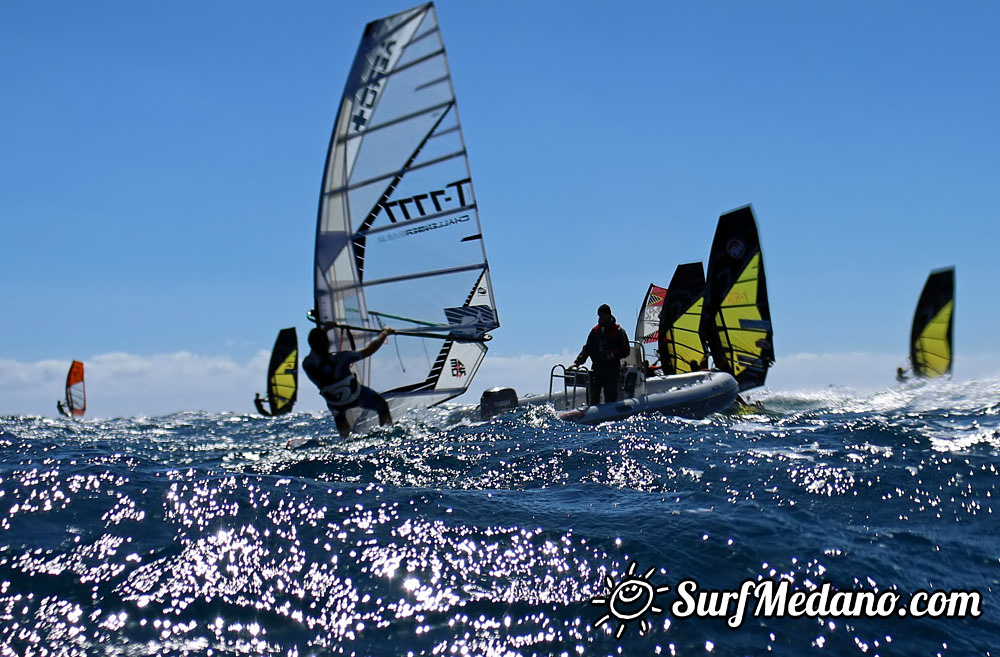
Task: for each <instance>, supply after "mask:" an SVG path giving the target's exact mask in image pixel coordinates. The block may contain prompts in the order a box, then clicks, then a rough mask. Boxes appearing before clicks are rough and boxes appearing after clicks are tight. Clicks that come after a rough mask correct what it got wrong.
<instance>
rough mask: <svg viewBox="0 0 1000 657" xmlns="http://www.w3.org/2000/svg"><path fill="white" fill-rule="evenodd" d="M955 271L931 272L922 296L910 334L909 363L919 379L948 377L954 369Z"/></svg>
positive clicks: (946, 269)
mask: <svg viewBox="0 0 1000 657" xmlns="http://www.w3.org/2000/svg"><path fill="white" fill-rule="evenodd" d="M954 312H955V268H954V267H947V268H945V269H938V270H935V271H933V272H931V273H930V275H929V276H928V277H927V282H926V283H924V289H923V290H922V291H921V293H920V299H919V301H918V302H917V307H916V310H915V311H914V314H913V325H912V328H911V331H910V362H911V364H912V366H913V373H914V374H915V375H916V376H919V377H925V378H929V377H936V376H941V375H943V374H949V373H950V372H951V366H952V354H953V347H952V324H953V322H952V320H953V316H954Z"/></svg>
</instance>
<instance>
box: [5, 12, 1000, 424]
mask: <svg viewBox="0 0 1000 657" xmlns="http://www.w3.org/2000/svg"><path fill="white" fill-rule="evenodd" d="M409 6H411V3H409V2H405V3H402V4H400V3H396V2H384V1H381V0H378V1H366V2H363V3H348V2H333V1H327V2H305V1H303V2H296V3H273V2H262V1H261V2H257V1H245V0H241V1H240V2H236V1H232V2H211V3H202V2H189V1H181V2H173V3H121V2H105V1H96V2H87V3H73V2H48V1H44V0H42V1H39V2H32V3H11V2H6V3H2V4H0V89H2V90H3V91H2V93H0V236H2V243H3V245H4V247H5V248H4V256H3V258H0V281H2V285H3V297H4V301H5V303H4V309H3V322H0V413H4V414H7V413H38V414H47V415H48V414H51V413H52V408H53V406H54V402H55V399H57V398H58V397H59V396H60V394H61V385H60V382H61V379H62V377H63V376H64V373H65V369H66V367H68V363H69V361H70V360H71V359H73V358H77V359H81V360H85V361H87V362H88V381H89V391H90V395H91V408H92V409H93V410H94V412H95V413H98V414H101V415H105V416H107V415H130V414H153V413H163V412H170V411H173V410H182V409H186V408H204V409H206V410H235V411H247V412H249V411H250V410H252V406H251V404H250V399H251V398H252V396H253V393H254V392H255V391H257V390H260V389H262V386H263V380H262V379H263V369H264V363H265V362H266V352H267V351H268V350H269V349H270V346H271V343H272V341H273V340H274V336H275V334H276V333H277V331H278V330H279V329H280V328H282V327H284V326H293V325H294V326H298V327H299V332H300V336H301V337H304V335H305V332H306V330H307V329H308V327H309V324H308V322H307V321H306V319H305V312H306V310H307V309H308V308H309V307H310V306H311V304H312V278H311V275H312V257H313V256H312V242H313V237H314V232H315V220H316V206H317V197H318V192H319V185H320V176H321V174H322V169H323V163H324V157H325V153H326V148H327V142H328V139H329V135H330V130H331V127H332V124H333V120H334V117H335V114H336V107H337V103H338V101H339V97H340V94H341V92H342V90H343V85H344V81H345V78H346V75H347V73H348V69H349V66H350V63H351V60H352V59H353V56H354V52H355V49H356V47H357V45H358V42H359V39H360V36H361V31H362V29H363V27H364V25H365V23H366V22H368V21H369V20H372V19H374V18H378V17H381V16H384V15H388V14H391V13H394V12H396V11H400V10H402V9H405V8H407V7H409ZM436 6H437V11H438V17H439V20H440V22H441V26H442V33H443V36H444V39H445V43H446V47H447V49H448V54H449V58H450V64H451V69H452V77H453V81H454V86H455V90H456V93H457V96H458V102H459V110H460V112H461V116H462V122H463V128H464V131H465V139H466V143H467V145H468V149H469V157H470V162H471V166H472V173H473V179H474V181H475V185H476V195H477V198H478V201H479V206H480V213H481V218H482V222H483V230H484V234H485V236H486V248H487V254H488V257H489V260H490V265H491V271H492V276H493V282H494V287H495V293H496V298H497V303H498V307H499V313H500V319H501V323H502V326H501V328H500V329H499V330H497V331H496V332H495V337H494V340H493V342H492V343H491V348H490V353H489V355H488V356H487V361H486V363H485V364H484V366H483V370H482V371H481V373H480V376H479V377H478V378H477V382H476V384H479V385H478V386H476V385H475V384H474V388H473V390H481V388H482V387H483V386H485V385H487V384H489V385H498V384H504V383H515V384H516V385H518V386H519V390H527V389H531V388H533V389H534V390H535V391H542V390H544V389H545V388H546V386H547V378H546V375H547V372H548V368H549V367H550V366H551V364H552V363H554V362H555V360H553V359H558V357H560V356H564V355H565V354H567V353H571V354H575V352H576V351H577V350H578V349H579V347H580V345H581V344H582V341H583V339H584V337H585V334H586V331H587V330H588V328H589V327H590V326H591V325H592V324H593V322H594V320H595V310H596V307H597V306H598V305H599V304H600V303H609V304H610V305H611V306H612V308H613V309H614V311H615V314H616V315H617V317H618V318H619V320H620V321H621V323H622V324H623V325H624V326H626V328H628V329H629V331H631V329H632V327H633V326H634V322H635V315H636V312H637V311H638V307H639V304H640V302H641V298H642V295H643V293H644V291H645V289H646V286H647V285H648V283H650V282H658V283H660V284H663V285H665V284H666V283H667V282H668V281H669V278H670V275H671V274H672V272H673V269H674V267H675V266H676V264H678V263H681V262H689V261H693V260H699V259H701V260H703V261H704V260H705V259H706V258H707V251H708V247H709V245H710V242H711V239H712V235H713V232H714V228H715V222H716V220H717V218H718V216H719V215H720V214H721V213H723V212H726V211H728V210H731V209H733V208H736V207H739V206H741V205H745V204H747V203H751V204H753V207H754V211H755V213H756V216H757V220H758V226H759V229H760V234H761V240H762V243H763V248H764V258H765V267H766V271H767V276H768V284H769V290H770V298H771V309H772V316H773V321H774V326H775V329H774V330H775V350H776V354H777V359H778V362H777V364H776V366H775V368H774V369H773V370H772V376H771V379H770V384H771V386H772V387H773V388H778V389H787V388H798V387H801V386H809V385H812V386H825V385H827V384H830V383H834V384H842V385H854V386H858V387H865V388H878V387H886V386H889V385H891V384H892V372H893V370H894V368H895V366H896V365H897V364H903V363H904V361H905V358H906V341H907V339H908V334H909V323H910V320H911V318H912V314H913V306H914V305H915V303H916V300H917V297H918V296H919V294H920V289H921V287H922V286H923V283H924V280H925V279H926V277H927V274H928V273H929V272H930V271H931V270H932V269H935V268H939V267H943V266H949V265H954V266H955V267H956V278H957V290H958V291H957V304H956V307H957V311H956V328H955V342H956V350H957V353H958V360H957V364H956V372H955V374H956V377H958V378H961V377H977V376H991V375H994V374H997V373H998V372H1000V349H998V348H997V347H995V346H994V344H995V340H996V337H995V336H996V328H995V327H996V326H997V324H998V317H997V315H998V314H1000V310H998V309H997V303H996V289H997V282H998V281H997V279H998V274H997V273H996V266H995V262H996V260H997V257H996V247H997V242H998V239H997V238H998V237H1000V228H998V227H997V219H998V216H997V215H998V212H997V208H998V207H1000V184H998V180H1000V158H998V156H997V154H998V152H1000V121H998V120H997V115H998V104H1000V103H998V94H1000V85H997V82H996V75H997V71H998V70H1000V51H998V50H997V49H996V47H995V27H996V25H998V24H1000V5H997V4H996V3H991V2H964V3H959V4H946V3H941V2H934V3H931V2H912V1H905V2H904V1H899V2H878V3H871V2H862V1H860V0H858V1H845V2H837V3H804V2H794V1H788V2H778V1H763V2H754V3H734V2H716V1H711V0H709V1H699V2H634V3H610V2H572V3H571V2H544V3H539V2H534V1H527V0H525V1H519V0H518V1H512V2H503V3H499V2H493V3H487V2H466V1H459V0H441V1H440V2H438V3H436ZM546 359H548V360H546ZM526 386H527V387H526ZM312 392H313V391H312V390H311V389H308V388H307V389H305V390H304V391H303V395H302V397H303V402H302V404H301V407H302V408H304V409H307V410H308V409H320V408H321V406H320V404H319V403H318V398H314V397H315V396H314V395H313V394H312ZM466 397H470V395H467V396H466ZM475 397H478V393H476V395H475ZM466 401H469V402H472V401H475V399H467V400H466Z"/></svg>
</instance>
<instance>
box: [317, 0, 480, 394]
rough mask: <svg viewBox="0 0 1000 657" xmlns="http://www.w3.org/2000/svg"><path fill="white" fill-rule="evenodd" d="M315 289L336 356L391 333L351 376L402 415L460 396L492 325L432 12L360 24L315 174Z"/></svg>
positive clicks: (461, 146) (419, 10)
mask: <svg viewBox="0 0 1000 657" xmlns="http://www.w3.org/2000/svg"><path fill="white" fill-rule="evenodd" d="M314 291H315V306H314V317H315V319H316V321H317V323H318V324H319V325H322V326H325V327H327V329H328V331H329V333H330V342H331V345H332V347H331V349H332V351H334V352H337V351H343V350H358V349H361V348H363V347H364V346H365V345H366V344H368V343H369V342H370V341H371V340H372V339H373V338H374V335H375V334H376V333H377V332H378V331H379V330H380V329H381V328H382V327H384V326H392V327H393V328H394V329H395V330H396V335H395V336H393V338H391V340H392V342H393V345H391V347H390V348H384V349H381V350H379V352H378V353H376V354H375V355H373V356H372V357H371V358H370V359H367V360H366V361H362V362H359V363H356V364H355V366H354V367H355V368H356V374H357V375H358V378H359V380H360V381H361V382H362V383H363V384H365V385H369V386H371V387H373V388H375V389H377V390H380V391H383V392H384V394H385V395H386V397H387V399H388V398H389V397H390V396H396V397H400V396H407V397H409V398H411V399H410V400H409V402H408V405H409V406H414V405H415V406H426V405H431V404H434V403H439V402H440V401H444V400H445V399H448V398H450V397H453V396H455V395H457V394H460V393H461V392H463V391H464V390H465V389H466V387H468V384H469V382H470V381H471V379H472V376H473V374H474V373H475V371H476V369H477V368H478V366H479V363H480V362H481V361H482V357H483V354H485V351H486V347H485V345H484V344H483V342H484V341H485V340H487V339H489V335H488V333H489V331H491V330H493V329H495V328H497V327H498V326H499V322H498V320H497V314H496V304H495V302H494V298H493V292H492V285H491V283H490V280H489V266H488V264H487V260H486V250H485V247H484V245H483V239H482V231H481V228H480V223H479V209H478V204H477V202H476V197H475V192H474V189H473V186H472V177H471V175H470V172H469V164H468V157H467V154H466V149H465V142H464V138H463V136H462V131H461V124H460V122H459V117H458V109H457V106H456V102H455V95H454V90H453V88H452V83H451V75H450V72H449V69H448V63H447V57H446V55H445V50H444V43H443V41H442V39H441V34H440V29H439V27H438V22H437V15H436V13H435V10H434V6H433V5H432V4H426V5H423V6H420V7H416V8H414V9H410V10H407V11H404V12H401V13H398V14H395V15H392V16H389V17H387V18H383V19H380V20H376V21H373V22H371V23H369V24H368V26H367V27H366V28H365V31H364V35H363V36H362V39H361V44H360V45H359V47H358V51H357V54H356V56H355V60H354V64H353V65H352V67H351V72H350V74H349V76H348V80H347V84H346V85H345V89H344V94H343V97H342V99H341V103H340V108H339V110H338V115H337V119H336V121H335V123H334V129H333V135H332V136H331V139H330V146H329V150H328V154H327V162H326V167H325V170H324V174H323V185H322V190H321V194H320V204H319V211H318V220H317V232H316V253H315V284H314ZM435 354H436V355H435ZM429 382H430V384H429ZM417 397H419V400H417V399H416V398H417ZM389 401H390V405H391V406H394V408H395V407H398V406H399V404H400V403H401V402H399V401H398V400H397V401H395V402H394V400H392V399H389Z"/></svg>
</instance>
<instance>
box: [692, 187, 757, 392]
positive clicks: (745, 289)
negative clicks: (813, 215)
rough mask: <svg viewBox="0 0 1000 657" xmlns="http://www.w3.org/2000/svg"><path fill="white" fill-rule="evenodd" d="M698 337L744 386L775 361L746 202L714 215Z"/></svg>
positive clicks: (716, 362)
mask: <svg viewBox="0 0 1000 657" xmlns="http://www.w3.org/2000/svg"><path fill="white" fill-rule="evenodd" d="M704 304H705V305H704V308H703V310H702V317H701V333H702V337H703V338H704V339H705V341H706V342H707V344H708V347H709V350H710V352H711V354H712V361H713V363H714V365H715V367H717V368H718V369H720V370H722V371H725V372H729V373H730V374H732V375H733V376H734V377H735V378H736V381H737V383H738V384H739V389H740V390H741V391H742V390H747V389H749V388H755V387H758V386H762V385H764V381H765V379H766V377H767V371H768V369H769V368H770V366H771V365H772V364H773V362H774V343H773V330H772V326H771V310H770V305H769V303H768V299H767V282H766V278H765V275H764V259H763V254H762V252H761V248H760V238H759V236H758V233H757V223H756V221H755V219H754V216H753V210H752V209H751V208H750V206H745V207H742V208H739V209H736V210H733V211H732V212H728V213H726V214H724V215H722V216H721V217H719V223H718V226H717V227H716V231H715V238H714V239H713V241H712V250H711V253H710V255H709V260H708V271H707V273H706V276H705V302H704Z"/></svg>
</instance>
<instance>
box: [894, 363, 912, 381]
mask: <svg viewBox="0 0 1000 657" xmlns="http://www.w3.org/2000/svg"><path fill="white" fill-rule="evenodd" d="M896 380H897V381H899V382H900V383H906V382H907V381H909V380H910V377H908V376H906V370H904V369H903V368H902V367H897V368H896Z"/></svg>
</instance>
